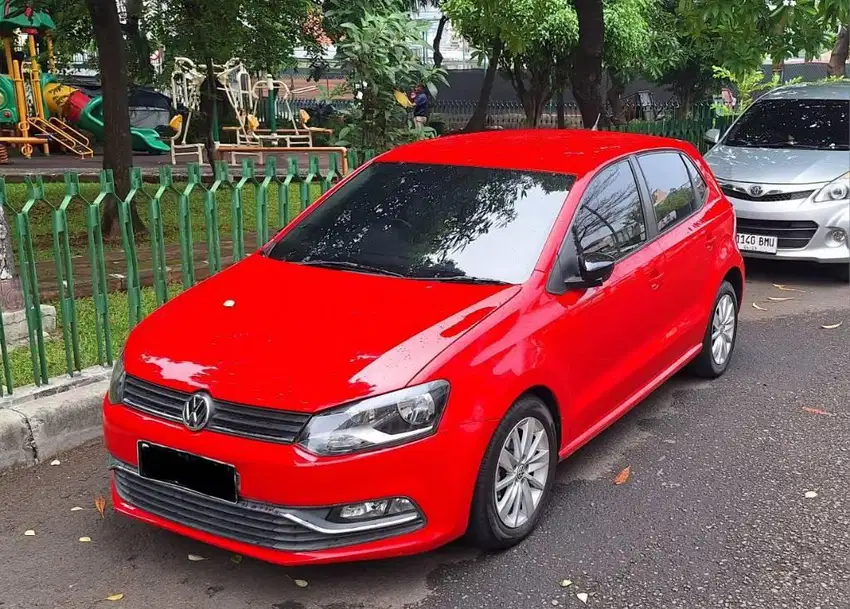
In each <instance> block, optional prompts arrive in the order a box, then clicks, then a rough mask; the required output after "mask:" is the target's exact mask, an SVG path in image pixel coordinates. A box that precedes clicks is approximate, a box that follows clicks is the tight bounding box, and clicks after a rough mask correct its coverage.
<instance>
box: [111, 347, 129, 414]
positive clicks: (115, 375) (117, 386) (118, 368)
mask: <svg viewBox="0 0 850 609" xmlns="http://www.w3.org/2000/svg"><path fill="white" fill-rule="evenodd" d="M124 377H125V374H124V352H123V351H122V352H121V353H120V354H119V355H118V358H117V359H116V360H115V365H113V366H112V377H111V378H110V379H109V396H108V397H109V402H110V403H111V404H120V403H121V402H122V401H124Z"/></svg>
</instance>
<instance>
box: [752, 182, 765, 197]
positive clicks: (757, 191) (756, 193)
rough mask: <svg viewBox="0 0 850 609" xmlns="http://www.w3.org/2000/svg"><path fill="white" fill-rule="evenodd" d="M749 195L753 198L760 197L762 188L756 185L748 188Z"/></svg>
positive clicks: (762, 191) (762, 192)
mask: <svg viewBox="0 0 850 609" xmlns="http://www.w3.org/2000/svg"><path fill="white" fill-rule="evenodd" d="M750 194H751V195H753V196H754V197H760V196H762V195H763V194H764V188H762V187H761V186H759V185H758V184H756V185H755V186H750Z"/></svg>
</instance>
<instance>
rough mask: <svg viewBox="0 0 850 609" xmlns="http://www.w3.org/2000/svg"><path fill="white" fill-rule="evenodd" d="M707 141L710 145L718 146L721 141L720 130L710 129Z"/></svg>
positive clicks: (706, 136)
mask: <svg viewBox="0 0 850 609" xmlns="http://www.w3.org/2000/svg"><path fill="white" fill-rule="evenodd" d="M705 141H706V142H708V143H709V144H712V145H714V144H716V143H717V142H719V141H720V129H709V130H708V131H706V132H705Z"/></svg>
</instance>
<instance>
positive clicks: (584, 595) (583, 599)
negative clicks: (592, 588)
mask: <svg viewBox="0 0 850 609" xmlns="http://www.w3.org/2000/svg"><path fill="white" fill-rule="evenodd" d="M576 598H577V599H578V600H580V601H581V602H583V603H587V593H586V592H579V593H578V594H576Z"/></svg>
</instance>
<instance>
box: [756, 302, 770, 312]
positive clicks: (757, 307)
mask: <svg viewBox="0 0 850 609" xmlns="http://www.w3.org/2000/svg"><path fill="white" fill-rule="evenodd" d="M753 308H754V309H758V310H759V311H767V309H765V308H764V307H760V306H759V305H758V304H757V303H755V302H754V303H753Z"/></svg>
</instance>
